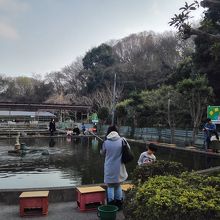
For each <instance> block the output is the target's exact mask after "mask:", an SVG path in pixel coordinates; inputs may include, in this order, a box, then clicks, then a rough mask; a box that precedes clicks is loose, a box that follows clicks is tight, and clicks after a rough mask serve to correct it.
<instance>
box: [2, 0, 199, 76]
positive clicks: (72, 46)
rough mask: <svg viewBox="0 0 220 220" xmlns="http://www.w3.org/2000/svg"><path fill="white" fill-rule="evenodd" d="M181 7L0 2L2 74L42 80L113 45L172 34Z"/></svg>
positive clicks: (159, 0) (144, 0)
mask: <svg viewBox="0 0 220 220" xmlns="http://www.w3.org/2000/svg"><path fill="white" fill-rule="evenodd" d="M185 1H186V0H0V73H2V74H5V75H8V76H9V75H11V76H19V75H26V76H28V75H29V76H31V75H32V73H37V74H45V73H47V72H51V71H55V70H59V69H60V68H62V67H64V66H65V65H68V64H70V63H72V62H73V61H74V60H75V58H76V57H78V56H83V55H85V53H86V51H88V50H89V49H91V48H92V47H94V46H98V45H99V44H101V43H104V42H106V41H109V40H111V39H120V38H123V37H125V36H127V35H129V34H131V33H137V32H141V31H149V30H153V31H155V32H163V31H165V30H170V29H171V28H170V27H169V25H168V22H169V21H170V18H171V17H172V16H173V14H174V13H177V12H178V9H179V8H180V7H181V6H183V5H184V2H185ZM189 2H192V0H189ZM201 11H202V10H199V11H197V12H196V19H198V18H199V17H201Z"/></svg>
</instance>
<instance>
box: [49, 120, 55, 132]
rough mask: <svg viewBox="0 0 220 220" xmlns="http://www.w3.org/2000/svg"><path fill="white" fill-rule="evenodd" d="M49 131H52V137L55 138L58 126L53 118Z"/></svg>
mask: <svg viewBox="0 0 220 220" xmlns="http://www.w3.org/2000/svg"><path fill="white" fill-rule="evenodd" d="M49 131H50V136H53V134H54V132H55V131H56V124H55V120H54V118H51V120H50V124H49Z"/></svg>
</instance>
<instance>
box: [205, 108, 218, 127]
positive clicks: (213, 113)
mask: <svg viewBox="0 0 220 220" xmlns="http://www.w3.org/2000/svg"><path fill="white" fill-rule="evenodd" d="M207 118H211V120H212V122H213V123H214V124H220V106H208V107H207Z"/></svg>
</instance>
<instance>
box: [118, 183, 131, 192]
mask: <svg viewBox="0 0 220 220" xmlns="http://www.w3.org/2000/svg"><path fill="white" fill-rule="evenodd" d="M133 187H134V185H133V184H130V183H125V184H122V185H121V188H122V190H123V191H124V192H126V191H128V190H129V189H131V188H133Z"/></svg>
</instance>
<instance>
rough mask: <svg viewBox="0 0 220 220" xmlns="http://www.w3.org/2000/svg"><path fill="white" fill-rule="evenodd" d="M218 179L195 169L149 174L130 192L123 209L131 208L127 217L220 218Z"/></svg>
mask: <svg viewBox="0 0 220 220" xmlns="http://www.w3.org/2000/svg"><path fill="white" fill-rule="evenodd" d="M191 177H193V181H192V179H191ZM219 181H220V177H214V178H213V177H210V178H206V177H205V176H202V175H198V174H195V173H192V174H189V173H184V174H183V175H182V176H181V177H175V176H156V177H153V178H149V179H148V181H147V182H145V183H144V184H142V185H141V184H140V185H139V186H137V187H136V188H135V189H134V190H132V191H130V192H129V193H128V194H127V196H126V200H127V201H125V204H124V210H127V209H129V211H127V212H125V217H126V219H130V220H131V219H136V220H142V219H148V220H161V219H163V220H208V219H219V217H220V215H219V214H220V191H219V185H218V184H219ZM210 183H212V184H213V186H210V185H209V184H210Z"/></svg>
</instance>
